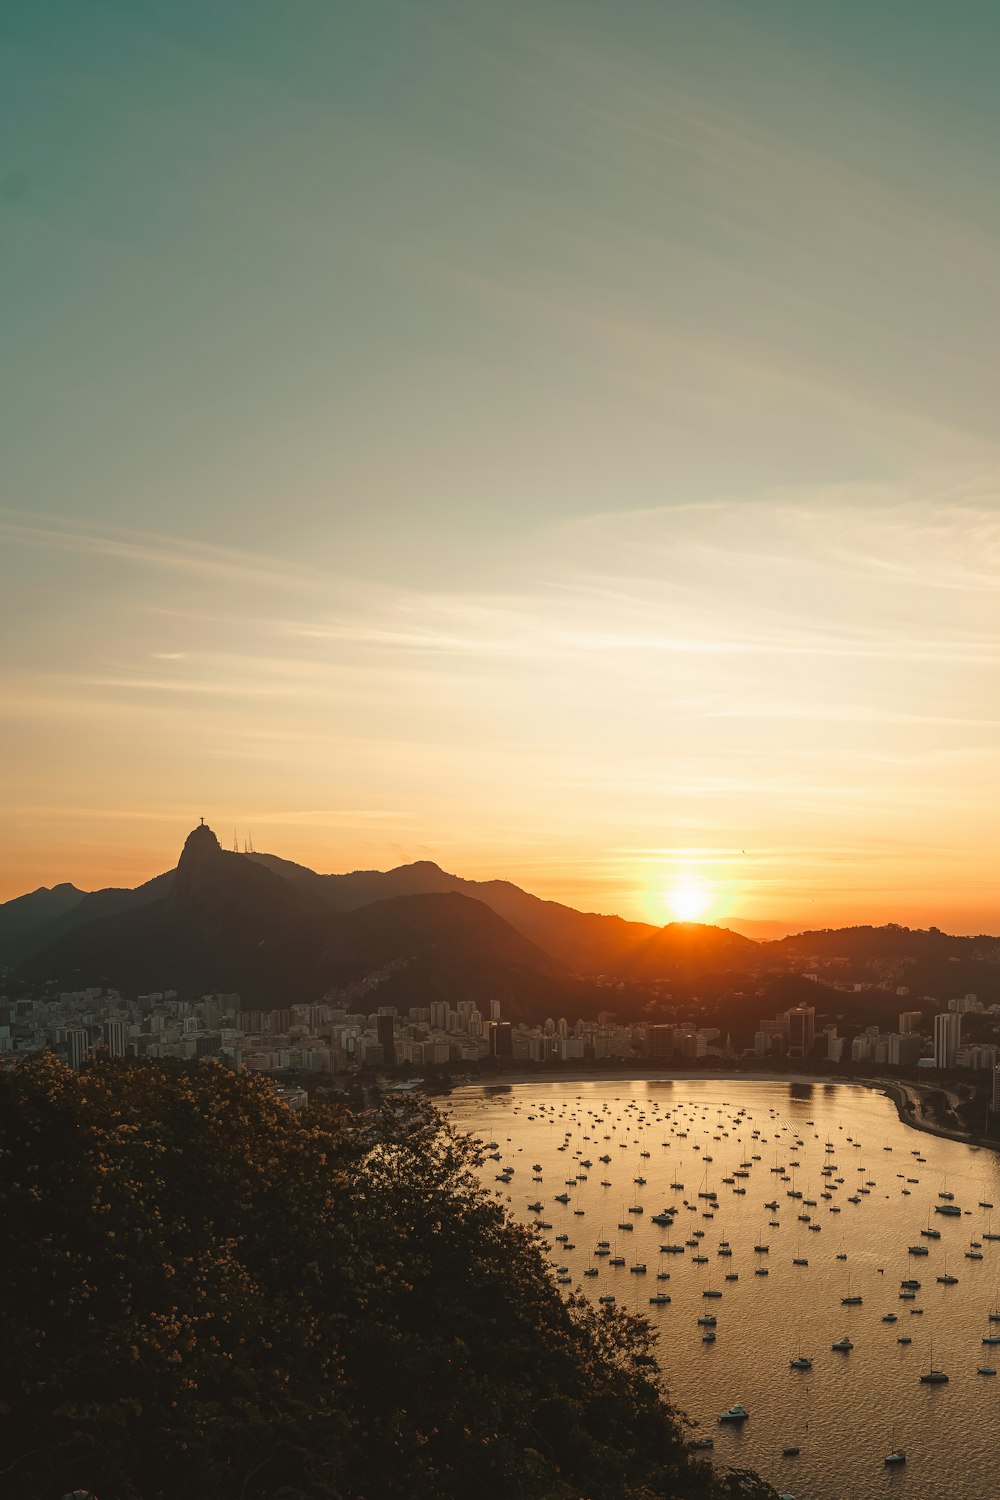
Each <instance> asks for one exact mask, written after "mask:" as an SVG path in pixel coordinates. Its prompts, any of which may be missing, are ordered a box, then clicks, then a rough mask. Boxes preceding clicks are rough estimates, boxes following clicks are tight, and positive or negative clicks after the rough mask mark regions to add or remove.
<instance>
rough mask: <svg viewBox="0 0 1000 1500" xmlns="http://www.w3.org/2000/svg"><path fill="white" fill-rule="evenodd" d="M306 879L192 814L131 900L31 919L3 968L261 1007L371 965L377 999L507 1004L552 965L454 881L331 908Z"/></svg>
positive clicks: (68, 983) (69, 983)
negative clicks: (74, 919)
mask: <svg viewBox="0 0 1000 1500" xmlns="http://www.w3.org/2000/svg"><path fill="white" fill-rule="evenodd" d="M279 863H280V862H279ZM306 875H307V876H309V875H312V872H306ZM319 882H320V877H317V876H313V878H312V879H308V878H303V879H299V878H289V876H288V875H287V874H277V873H275V871H274V870H273V869H270V868H268V864H267V861H263V860H256V859H252V858H251V857H249V856H247V855H243V854H236V853H230V852H228V851H226V850H224V849H222V847H221V846H220V844H219V841H218V839H217V838H216V836H215V834H214V833H213V832H212V830H211V829H210V828H209V827H207V826H206V825H201V826H200V827H198V828H196V829H194V830H193V831H192V833H191V834H189V836H188V838H187V840H186V842H185V844H184V848H183V851H182V853H181V857H180V860H179V861H178V864H177V868H176V870H174V871H171V872H169V874H168V875H164V876H160V877H158V879H157V880H156V881H151V882H149V883H147V885H146V886H144V887H140V888H139V890H138V891H135V892H130V893H128V895H129V896H131V897H133V898H135V899H133V900H131V901H130V900H127V899H125V900H122V899H121V897H122V893H118V892H115V893H111V894H109V893H105V892H101V893H97V894H99V895H100V896H101V897H102V898H103V899H102V900H101V901H98V902H95V903H92V905H91V913H93V912H96V913H97V914H96V915H93V914H91V915H89V916H88V917H86V918H85V920H83V921H81V922H79V923H76V924H75V925H74V924H70V925H68V926H66V927H65V928H64V930H62V931H61V932H58V933H57V934H56V935H55V936H54V937H53V938H52V940H51V941H48V942H38V941H37V939H38V938H39V937H40V931H39V927H38V924H37V923H35V924H34V926H33V927H32V929H31V930H32V933H33V935H34V941H33V944H32V951H31V952H30V953H29V954H28V955H27V956H25V957H24V958H22V959H21V960H20V962H19V963H18V964H17V966H16V970H15V972H16V973H17V975H18V976H19V977H21V978H23V979H26V980H34V981H45V980H52V981H55V982H56V983H58V984H59V985H60V986H61V987H63V988H81V987H84V986H86V985H108V986H112V987H114V988H116V989H120V990H122V991H123V992H124V993H126V994H141V993H148V992H149V991H150V990H162V989H176V990H178V991H181V992H185V993H189V992H192V991H194V992H199V993H209V992H212V991H215V990H224V991H233V990H234V991H237V992H238V993H240V994H241V995H242V996H243V997H244V1000H245V1002H246V1003H250V1004H253V1003H259V1004H261V1005H287V1004H290V1003H292V1002H293V1001H295V1000H315V999H318V998H319V997H320V995H322V994H324V993H326V992H328V991H330V990H336V989H338V988H340V987H343V986H347V985H351V984H355V983H357V982H358V981H359V980H364V979H366V978H367V977H368V976H370V975H372V974H379V975H380V984H379V997H380V1003H391V1001H390V1000H389V999H388V996H389V995H390V994H392V993H395V992H396V991H399V992H400V993H401V994H405V995H406V996H408V997H409V998H408V1000H407V1003H408V1004H409V1005H417V1004H422V1003H427V1002H428V1001H429V1000H430V999H436V998H448V997H451V998H454V997H455V995H456V993H457V994H460V995H461V996H462V997H463V998H467V999H482V1000H484V1001H485V1000H487V999H490V998H493V997H494V996H496V995H502V996H506V997H508V999H512V1000H513V1002H514V1010H515V1011H516V1010H517V1008H518V1004H519V1001H520V998H521V997H523V998H524V1001H525V1003H527V1002H528V1001H530V999H531V998H532V997H533V996H534V995H535V994H536V993H538V992H539V991H540V990H541V989H544V981H545V980H551V979H552V978H554V977H556V976H558V975H559V974H561V973H562V965H561V964H559V963H558V962H557V961H556V960H554V959H553V958H552V957H551V956H550V955H549V954H547V953H545V952H543V951H542V950H541V949H540V948H538V947H537V946H536V945H535V944H534V943H532V942H530V941H529V940H528V939H526V938H525V937H523V936H522V935H521V934H520V933H519V932H517V931H516V930H515V929H514V928H513V927H511V926H510V924H509V923H507V922H505V921H503V919H502V918H500V917H498V916H497V915H496V913H495V912H493V911H491V910H490V909H489V908H488V907H486V906H484V905H483V904H482V903H481V902H477V901H473V900H471V899H470V898H469V897H467V896H463V895H461V894H460V893H455V892H442V893H426V894H419V895H415V896H405V897H397V898H389V899H386V900H382V901H375V902H372V903H369V904H368V905H366V906H364V907H360V908H357V909H354V910H352V911H351V912H349V913H343V912H338V911H335V910H332V909H331V908H330V906H329V904H328V903H326V902H324V900H323V890H324V887H323V886H322V884H321V883H319ZM140 893H141V894H140ZM87 899H89V898H87ZM42 904H44V903H42ZM82 905H83V902H82V901H81V902H78V903H77V904H76V906H75V907H74V908H73V910H74V911H78V910H79V908H80V907H81V906H82ZM3 910H4V909H3V908H0V913H2V911H3ZM68 915H69V913H67V912H61V913H60V914H59V916H58V918H56V919H54V922H57V923H62V922H63V921H64V918H65V917H66V916H68ZM21 936H22V939H23V937H24V934H23V932H22V934H21ZM386 970H388V972H387V973H384V974H383V973H382V971H386Z"/></svg>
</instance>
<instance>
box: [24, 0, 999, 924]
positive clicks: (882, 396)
mask: <svg viewBox="0 0 1000 1500" xmlns="http://www.w3.org/2000/svg"><path fill="white" fill-rule="evenodd" d="M226 9H227V6H226V5H222V6H220V7H207V8H206V10H205V13H204V16H202V17H201V18H200V19H199V13H198V12H197V10H196V9H195V8H193V7H191V8H184V10H185V17H186V19H185V22H184V24H183V25H181V24H180V23H179V22H178V21H176V20H172V19H171V15H172V12H171V8H170V7H158V6H150V7H136V8H133V7H128V6H116V7H98V8H97V9H96V10H95V11H93V12H92V11H91V8H90V7H79V8H74V7H66V8H65V9H64V10H63V11H62V12H61V14H60V19H59V24H58V25H54V24H52V21H51V17H50V15H49V10H48V8H47V7H38V8H37V9H35V8H31V7H23V8H21V11H20V15H19V16H18V17H17V19H16V20H15V21H12V22H11V29H10V37H9V38H8V41H9V45H8V46H7V47H6V48H5V58H4V61H3V64H2V66H3V68H4V70H5V72H6V75H7V76H6V78H5V80H0V82H2V83H3V97H4V99H5V105H6V107H7V108H8V109H9V110H10V112H11V114H12V118H13V127H14V128H13V129H11V130H10V131H9V132H7V133H6V134H7V140H6V143H5V145H4V147H3V151H4V156H3V160H0V260H2V263H3V265H4V275H5V285H7V286H8V288H13V289H15V292H16V294H15V295H14V296H13V298H12V299H11V306H10V308H9V311H8V313H6V314H5V335H4V344H5V355H6V358H5V361H4V364H5V367H6V371H5V377H4V393H3V399H2V400H0V424H2V433H3V452H4V470H5V483H4V491H3V501H2V504H3V509H2V510H0V621H2V625H0V629H2V632H3V636H2V638H3V642H4V649H3V653H2V657H0V737H2V738H0V744H2V767H3V776H2V782H0V899H7V898H9V897H12V896H15V895H18V894H20V893H21V892H23V891H26V890H29V889H32V888H34V887H36V886H38V885H41V884H45V885H51V884H54V883H55V882H57V881H62V880H71V881H73V882H75V883H76V884H77V885H80V886H82V887H84V888H88V889H92V888H95V887H97V886H100V885H106V884H129V885H131V884H135V883H137V882H139V881H141V880H144V879H147V878H149V877H150V876H152V875H154V874H156V873H157V872H159V871H160V870H162V869H165V868H168V867H169V866H171V865H172V864H173V863H174V861H175V859H176V856H177V853H178V850H179V848H180V845H181V842H182V840H183V838H184V836H185V834H186V833H187V831H188V830H189V829H190V827H191V826H192V825H193V824H194V823H196V822H197V820H198V818H199V816H201V815H204V816H205V818H206V819H207V821H208V822H209V823H211V825H212V826H213V827H214V828H215V829H216V831H217V832H218V833H219V835H220V838H221V839H222V841H223V843H224V844H226V843H231V841H232V837H233V833H234V830H236V831H238V837H239V838H240V840H242V839H243V837H244V836H245V835H246V833H247V831H248V830H252V834H253V839H254V842H255V845H256V847H257V848H258V849H266V850H269V851H271V852H274V853H279V854H282V855H284V856H286V857H288V858H291V859H295V860H299V861H301V862H303V863H306V864H310V865H312V866H314V867H315V868H318V869H320V870H324V871H336V870H345V869H353V868H358V867H381V868H385V867H388V866H390V865H394V864H400V863H403V862H406V861H409V860H413V859H433V860H436V861H437V862H438V863H440V864H441V865H443V866H444V867H445V868H446V869H448V870H450V871H453V872H455V873H457V874H460V875H465V876H470V877H477V878H487V877H493V876H503V877H508V878H510V879H512V880H515V881H516V882H517V883H518V884H521V885H523V886H525V887H527V888H528V889H530V890H533V891H535V892H537V893H539V894H540V895H544V896H549V897H552V898H555V899H558V900H562V901H566V902H569V903H571V904H573V905H576V906H580V907H583V908H586V909H588V910H600V911H615V912H620V913H622V914H623V915H625V916H629V917H637V918H640V917H641V918H643V919H646V920H652V921H658V922H662V921H666V920H670V919H671V918H674V917H687V916H692V917H700V918H703V919H705V920H709V921H718V922H722V923H731V924H732V925H735V926H741V927H742V928H743V930H745V931H747V932H749V933H751V935H756V934H761V935H766V934H770V933H771V932H772V931H774V932H777V931H786V930H795V929H798V928H801V927H804V926H826V925H840V924H845V923H850V922H859V921H873V922H884V921H887V920H894V921H900V922H905V923H907V924H909V925H928V924H932V923H933V924H936V925H939V926H941V927H944V928H948V929H950V930H953V931H959V932H976V931H982V930H990V931H994V932H996V931H998V930H1000V877H998V873H997V872H998V858H997V850H998V848H1000V799H998V797H997V779H998V766H1000V755H998V751H1000V691H998V680H1000V678H998V673H1000V606H998V600H1000V498H998V497H1000V435H998V430H997V422H996V412H997V409H998V403H997V397H998V394H1000V393H998V390H997V361H996V349H997V333H998V330H997V327H996V321H997V319H996V305H997V304H996V288H997V286H998V285H1000V209H998V206H997V202H996V194H995V161H996V150H997V147H998V145H1000V142H997V141H994V140H992V139H991V137H990V132H989V130H986V129H984V127H983V111H984V110H985V108H986V107H987V106H988V105H989V106H990V108H991V109H992V98H993V94H992V90H993V88H994V80H993V79H992V77H991V75H990V70H989V69H988V68H987V67H986V66H985V62H984V61H983V60H982V59H978V58H977V56H976V50H977V49H976V46H975V39H974V38H973V37H971V35H970V37H969V38H968V39H966V41H962V40H961V39H959V40H957V41H954V45H955V46H962V47H967V51H968V55H967V56H963V59H962V63H963V75H962V76H963V78H964V80H965V82H964V86H963V92H962V96H961V98H958V97H955V96H954V95H953V93H952V92H950V91H949V88H948V85H947V82H946V80H943V79H942V77H941V76H940V75H939V73H938V71H937V62H936V57H935V39H934V23H933V21H932V20H931V21H929V22H928V25H927V26H925V27H924V29H923V31H922V32H920V34H919V36H918V38H917V40H915V41H914V43H913V45H912V46H910V47H909V48H900V47H899V46H897V45H896V42H897V41H898V38H896V39H895V40H894V38H893V37H892V36H891V35H888V34H887V35H886V36H884V37H881V38H880V37H879V36H874V37H870V38H869V39H868V44H867V45H866V48H865V54H864V56H865V61H864V64H863V65H859V63H858V56H857V53H856V50H855V48H854V42H855V41H856V35H855V33H854V32H853V31H852V26H858V25H860V24H861V20H862V14H863V12H862V8H861V7H860V6H856V5H854V4H845V5H844V6H843V7H818V6H817V7H804V8H803V7H792V6H788V5H785V4H781V3H778V0H764V3H761V4H760V5H755V6H753V7H746V6H744V5H738V4H735V3H733V4H719V5H713V6H701V5H699V6H695V5H691V6H688V5H678V6H661V5H654V4H651V3H650V4H640V3H636V4H634V5H633V4H629V5H627V6H626V7H625V9H626V10H627V11H628V13H629V19H630V24H629V25H623V24H622V15H621V12H620V11H619V8H618V7H606V6H601V5H596V4H595V5H593V6H591V5H587V4H578V5H576V6H575V7H574V10H573V24H572V26H571V27H567V26H566V25H565V24H564V23H565V17H563V18H562V19H560V14H559V12H560V7H559V5H555V6H553V7H551V8H549V7H546V6H537V5H534V4H529V3H527V0H523V3H522V0H514V3H512V4H509V5H508V4H505V5H502V6H472V7H469V8H468V9H467V10H466V11H465V12H464V17H463V23H462V25H461V26H457V25H455V24H454V18H455V14H456V12H455V8H454V7H453V6H450V5H445V4H438V3H436V0H433V3H430V4H428V5H426V6H412V5H403V4H399V5H394V4H386V5H380V6H363V5H355V4H351V3H349V4H345V5H343V6H340V5H337V6H330V7H314V8H308V12H307V19H306V20H304V22H303V24H302V26H301V27H298V28H296V29H294V30H293V29H290V28H286V27H284V26H283V25H282V24H281V23H280V8H278V9H274V8H272V7H269V6H257V5H256V4H253V5H250V6H249V7H244V8H243V10H242V15H243V17H244V18H246V24H241V25H240V26H238V27H230V28H225V34H223V27H222V24H221V21H220V20H219V13H220V12H222V11H225V10H226ZM804 11H808V12H810V13H811V14H810V15H808V16H806V15H805V14H804V13H803V12H804ZM890 29H891V28H890ZM918 43H919V44H918ZM986 50H987V51H988V49H986ZM992 114H993V117H994V119H995V110H992ZM993 128H994V131H995V127H993ZM757 924H761V925H757Z"/></svg>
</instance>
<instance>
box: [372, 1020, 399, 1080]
mask: <svg viewBox="0 0 1000 1500" xmlns="http://www.w3.org/2000/svg"><path fill="white" fill-rule="evenodd" d="M375 1034H376V1038H377V1040H378V1042H379V1045H380V1046H381V1048H382V1061H383V1062H384V1063H385V1066H386V1067H387V1068H391V1067H393V1066H394V1064H395V1062H396V1017H395V1016H392V1015H385V1014H384V1013H383V1014H380V1015H378V1016H376V1017H375Z"/></svg>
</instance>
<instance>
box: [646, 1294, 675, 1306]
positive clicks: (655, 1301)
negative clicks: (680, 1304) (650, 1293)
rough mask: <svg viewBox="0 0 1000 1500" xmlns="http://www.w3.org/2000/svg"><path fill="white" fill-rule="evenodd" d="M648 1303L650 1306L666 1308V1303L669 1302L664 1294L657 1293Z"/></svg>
mask: <svg viewBox="0 0 1000 1500" xmlns="http://www.w3.org/2000/svg"><path fill="white" fill-rule="evenodd" d="M649 1301H650V1304H651V1305H652V1306H655V1307H666V1305H667V1303H668V1302H669V1301H670V1298H669V1297H668V1296H667V1294H666V1292H657V1293H656V1296H655V1297H650V1299H649Z"/></svg>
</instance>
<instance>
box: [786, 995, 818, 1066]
mask: <svg viewBox="0 0 1000 1500" xmlns="http://www.w3.org/2000/svg"><path fill="white" fill-rule="evenodd" d="M785 1019H786V1020H787V1022H788V1055H789V1057H808V1056H809V1055H810V1053H811V1052H812V1047H813V1040H814V1038H815V1035H816V1007H815V1006H814V1005H797V1006H796V1007H795V1009H794V1010H789V1011H786V1012H785Z"/></svg>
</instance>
